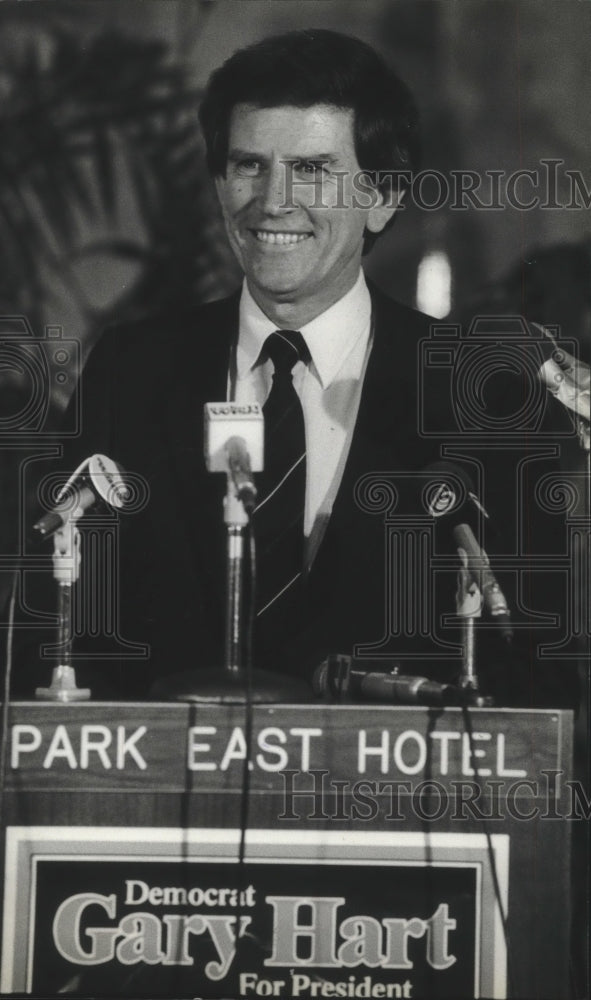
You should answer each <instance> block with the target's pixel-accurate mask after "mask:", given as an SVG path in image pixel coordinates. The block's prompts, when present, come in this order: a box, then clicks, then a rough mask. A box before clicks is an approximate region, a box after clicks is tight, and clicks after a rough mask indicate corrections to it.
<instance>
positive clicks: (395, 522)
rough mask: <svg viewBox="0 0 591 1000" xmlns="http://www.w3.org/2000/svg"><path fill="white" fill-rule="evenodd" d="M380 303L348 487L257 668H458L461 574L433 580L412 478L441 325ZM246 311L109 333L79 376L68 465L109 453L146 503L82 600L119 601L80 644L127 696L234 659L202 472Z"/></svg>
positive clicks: (218, 540)
mask: <svg viewBox="0 0 591 1000" xmlns="http://www.w3.org/2000/svg"><path fill="white" fill-rule="evenodd" d="M372 299H373V329H374V341H373V348H372V351H371V355H370V358H369V362H368V367H367V372H366V376H365V380H364V384H363V390H362V395H361V402H360V407H359V413H358V418H357V422H356V427H355V431H354V435H353V439H352V444H351V449H350V453H349V456H348V461H347V463H346V467H345V471H344V475H343V479H342V483H341V487H340V490H339V493H338V496H337V499H336V502H335V505H334V508H333V512H332V516H331V518H330V521H329V524H328V527H327V530H326V533H325V535H324V538H323V540H322V543H321V546H320V549H319V551H318V553H317V556H316V559H315V561H314V564H313V566H312V569H311V572H310V575H309V578H308V580H307V583H306V601H307V610H306V614H305V616H304V620H303V621H302V624H301V628H300V629H299V630H298V632H297V633H296V634H294V635H291V636H286V642H285V646H284V648H283V649H281V650H278V651H277V655H276V657H275V658H274V661H273V662H272V663H265V664H256V665H257V666H264V667H267V668H270V669H272V670H277V671H285V672H288V673H292V674H298V675H301V676H305V677H309V676H310V675H311V673H312V672H313V670H314V668H315V667H316V666H317V665H318V664H319V663H320V662H321V661H322V660H323V659H324V658H325V657H326V656H327V655H328V654H329V653H336V652H340V653H347V654H350V653H353V652H357V653H358V654H360V655H361V656H362V658H364V659H368V658H369V659H373V658H374V657H377V658H378V659H381V660H384V659H386V660H387V659H388V658H397V659H400V658H402V660H403V661H404V664H405V665H404V669H405V671H406V670H407V669H408V668H409V666H410V669H412V670H414V671H416V672H428V673H429V674H431V675H432V676H433V675H434V676H441V677H443V676H446V677H448V676H449V674H450V671H451V673H452V674H453V673H454V672H455V671H457V669H458V667H459V660H458V647H457V645H455V646H454V645H453V643H454V642H456V643H457V640H458V638H459V637H458V634H457V632H454V630H453V629H452V630H450V629H449V628H448V629H447V630H445V629H443V628H442V625H441V615H442V614H443V613H445V612H447V613H450V612H453V608H454V602H453V594H454V589H455V571H451V570H450V569H448V571H447V572H446V571H445V569H444V570H442V571H438V572H437V573H433V572H432V565H431V564H432V558H431V557H432V553H433V544H436V545H439V542H437V543H431V542H429V541H428V540H425V537H424V527H425V523H424V518H423V521H419V522H417V521H416V514H417V483H418V484H419V485H420V478H419V479H417V477H416V475H415V473H416V472H418V471H419V470H421V469H423V468H424V467H425V465H426V464H427V463H428V462H430V461H431V460H432V459H433V458H436V457H437V456H438V453H439V446H440V441H438V440H436V439H435V440H434V439H433V438H432V437H426V436H425V435H424V434H423V433H422V429H421V426H420V420H419V416H418V410H419V397H420V395H421V382H420V379H421V378H422V372H421V366H420V355H419V345H420V342H421V341H422V340H426V339H427V338H429V335H430V320H429V318H428V317H425V316H423V315H421V314H420V313H417V312H416V311H414V310H411V309H409V308H407V307H405V306H402V305H400V304H397V303H395V302H393V301H391V300H390V299H388V298H387V297H386V296H385V295H383V293H381V292H379V291H378V290H377V289H375V288H372ZM238 302H239V296H238V295H234V296H232V297H231V298H229V299H226V300H222V301H220V302H215V303H211V304H208V305H204V306H200V307H197V308H196V309H195V310H194V311H189V312H187V313H185V314H183V315H180V316H174V317H172V316H171V317H167V318H166V320H164V321H162V320H160V321H157V322H156V321H154V322H148V323H146V322H143V323H139V324H137V325H136V326H131V327H126V328H114V329H112V330H110V331H108V332H106V333H105V335H104V336H103V337H102V339H101V340H100V342H99V344H98V345H97V347H96V348H95V349H94V351H93V352H92V354H91V357H90V359H89V361H88V364H87V366H86V368H85V371H84V376H83V379H82V381H81V393H82V396H81V404H82V406H81V436H80V438H79V439H78V440H77V442H76V444H75V445H74V446H71V445H70V446H68V448H67V450H66V466H67V467H68V469H69V470H71V469H73V468H75V466H76V464H77V463H78V462H79V461H80V459H81V458H84V457H86V456H88V455H90V454H92V453H94V452H100V453H104V454H106V455H108V456H109V457H111V458H113V459H115V460H116V461H118V462H120V463H121V465H122V466H123V467H124V469H125V470H126V471H127V472H128V473H130V474H132V475H133V476H136V477H138V481H139V482H140V483H141V484H143V486H140V492H141V490H142V489H143V488H145V495H146V503H145V504H144V505H143V508H142V509H141V510H137V511H135V512H133V513H124V514H121V515H120V519H119V524H118V529H117V544H116V547H115V550H114V554H112V555H111V558H112V559H113V567H114V568H113V569H112V570H110V571H109V573H110V575H109V576H108V577H105V575H104V571H101V572H102V573H103V575H102V576H101V580H102V581H103V584H101V583H100V581H99V583H98V584H97V580H96V573H97V567H96V565H95V564H96V559H95V558H93V556H92V554H91V553H89V555H88V556H87V557H86V558H85V560H84V564H85V571H86V574H87V575H88V573H90V574H91V575H92V574H94V579H93V580H91V581H90V582H88V581H87V583H86V589H87V592H88V593H91V592H93V593H97V594H99V597H97V602H98V603H99V604H100V591H101V586H103V590H104V582H105V579H106V581H107V582H106V586H107V588H110V592H111V595H113V594H115V600H114V602H113V608H111V611H110V619H109V620H110V621H115V623H116V625H115V628H114V629H112V631H113V633H114V634H113V635H112V636H111V638H110V639H108V641H107V639H106V638H105V636H104V635H102V634H101V635H99V636H98V638H95V639H94V640H92V641H88V640H89V636H88V634H86V635H82V636H81V637H80V638H79V640H78V642H77V648H78V651H79V653H82V652H84V653H85V654H89V653H92V655H94V656H95V657H97V658H98V660H99V661H101V658H102V656H103V654H104V653H108V656H106V657H105V658H104V663H103V664H102V668H101V677H102V678H103V679H104V678H108V679H109V681H110V683H111V684H112V685H113V689H114V691H115V692H118V693H121V694H124V695H136V696H137V695H146V694H147V693H148V691H149V689H150V686H151V684H152V682H153V681H154V679H155V678H158V677H162V676H166V675H167V674H171V673H174V672H177V671H179V670H186V669H192V668H199V667H203V666H212V665H213V666H217V665H221V664H222V662H223V629H224V570H225V562H224V556H225V529H224V525H223V519H222V498H223V495H224V491H225V477H224V476H223V475H220V474H211V473H208V472H207V471H206V469H205V463H204V458H203V404H204V403H205V402H211V401H219V400H222V399H225V397H226V384H227V373H228V367H229V363H230V357H231V352H232V349H233V345H234V344H235V340H236V336H237V328H238ZM423 402H424V400H423ZM429 402H430V403H433V402H434V403H435V404H436V405H437V401H436V400H435V401H433V400H430V401H429ZM432 422H433V418H432V417H431V423H432ZM445 430H446V428H445V427H443V428H442V433H443V435H445ZM444 439H445V438H444V437H443V438H442V440H444ZM495 485H496V487H497V488H498V481H496V482H495ZM394 496H395V497H396V499H395V500H394ZM413 517H414V520H413ZM86 520H87V519H85V521H86ZM87 547H88V546H87ZM445 551H446V549H445V545H443V544H442V547H441V552H442V553H444V552H445ZM87 603H88V602H87ZM101 615H102V612H100V613H99V616H98V617H99V618H100V617H101ZM91 631H92V629H91V628H89V629H86V632H87V633H88V632H91ZM103 631H104V630H103ZM95 632H96V628H95ZM99 632H101V628H100V626H99ZM130 643H131V644H132V645H130ZM133 644H136V645H135V646H134V645H133ZM137 644H145V645H146V646H147V649H148V652H147V655H141V649H139V648H138V647H137ZM446 644H447V645H446ZM450 644H451V645H450ZM493 646H494V643H493ZM93 650H94V652H93ZM496 657H497V654H496V652H494V653H493V659H496ZM489 658H490V657H489ZM89 662H90V663H91V664H92V662H93V661H92V660H90V661H89ZM502 666H503V669H506V668H507V664H506V663H504V664H503V665H502ZM95 689H96V683H95ZM526 700H527V699H526Z"/></svg>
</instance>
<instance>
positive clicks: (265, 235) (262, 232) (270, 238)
mask: <svg viewBox="0 0 591 1000" xmlns="http://www.w3.org/2000/svg"><path fill="white" fill-rule="evenodd" d="M251 232H252V233H253V235H254V236H255V238H256V239H257V240H258V241H259V243H268V244H270V245H275V246H293V245H294V244H295V243H303V242H304V240H309V239H310V238H311V236H312V234H311V233H288V232H285V233H277V232H272V231H271V230H269V229H251Z"/></svg>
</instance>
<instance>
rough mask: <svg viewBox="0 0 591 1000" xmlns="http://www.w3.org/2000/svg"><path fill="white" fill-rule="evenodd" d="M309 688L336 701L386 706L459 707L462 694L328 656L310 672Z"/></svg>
mask: <svg viewBox="0 0 591 1000" xmlns="http://www.w3.org/2000/svg"><path fill="white" fill-rule="evenodd" d="M312 688H313V690H314V693H315V694H316V695H318V696H319V697H322V696H325V695H329V696H331V697H332V698H335V699H336V700H342V699H343V698H349V699H351V700H354V701H374V702H385V703H387V704H389V705H429V706H432V707H436V706H442V705H461V704H463V703H464V700H465V698H464V694H463V692H462V691H461V689H460V688H458V687H457V686H456V685H454V684H443V683H441V682H440V681H433V680H429V678H427V677H414V676H412V675H410V674H399V673H398V672H397V668H396V669H395V670H393V671H391V672H389V673H388V672H386V671H381V670H368V669H367V668H364V667H362V666H360V665H357V664H356V663H355V661H354V659H353V658H352V657H349V656H340V655H337V656H330V657H329V658H328V660H324V661H323V662H322V663H321V664H320V666H318V667H317V668H316V670H315V671H314V675H313V677H312Z"/></svg>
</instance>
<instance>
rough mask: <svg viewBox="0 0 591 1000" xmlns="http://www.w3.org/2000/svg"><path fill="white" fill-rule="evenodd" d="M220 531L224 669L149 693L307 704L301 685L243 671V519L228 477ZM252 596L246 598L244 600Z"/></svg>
mask: <svg viewBox="0 0 591 1000" xmlns="http://www.w3.org/2000/svg"><path fill="white" fill-rule="evenodd" d="M224 523H225V525H226V607H225V641H224V665H223V667H222V668H219V667H206V668H204V669H201V670H186V671H183V672H182V673H180V674H175V675H173V676H172V677H168V678H165V679H162V680H159V681H158V682H157V683H156V684H155V685H154V688H153V693H154V695H155V696H156V697H159V696H162V697H164V698H173V699H174V700H175V701H191V702H197V703H199V702H206V703H213V704H238V705H244V704H251V703H253V704H265V703H266V704H268V703H273V702H279V703H281V702H283V703H286V702H287V703H289V702H293V703H298V702H302V701H304V702H307V701H310V700H311V692H310V690H309V688H308V687H307V685H306V684H305V682H304V681H302V680H299V679H298V678H296V677H289V676H284V675H282V674H273V673H271V672H270V671H266V670H256V669H255V670H253V669H252V668H251V667H250V666H247V667H246V668H245V667H244V648H245V645H246V643H245V640H244V621H243V620H244V599H243V595H244V541H245V534H246V531H247V528H248V524H249V515H248V513H247V511H246V509H245V507H244V504H243V503H242V501H241V500H239V499H238V495H237V492H236V488H235V486H234V482H233V480H232V476H231V475H230V474H228V476H227V489H226V496H225V497H224ZM254 598H255V595H254V594H250V600H254Z"/></svg>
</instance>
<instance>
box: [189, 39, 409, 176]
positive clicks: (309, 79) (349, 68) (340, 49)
mask: <svg viewBox="0 0 591 1000" xmlns="http://www.w3.org/2000/svg"><path fill="white" fill-rule="evenodd" d="M236 104H253V105H255V106H256V107H261V108H274V107H280V106H283V105H288V106H289V105H291V106H292V107H297V108H308V107H311V106H312V105H314V104H328V105H332V106H334V107H336V108H342V109H351V110H352V111H353V115H354V140H355V152H356V155H357V160H358V161H359V166H360V167H361V169H362V170H363V171H364V172H367V173H368V174H369V175H370V176H371V179H372V182H373V183H374V184H376V186H377V187H378V188H379V190H380V191H382V193H383V194H384V196H387V195H388V194H389V192H390V189H391V188H392V189H393V190H395V191H397V190H400V191H404V190H405V189H406V188H407V187H408V186H409V182H410V175H412V173H413V172H414V171H415V170H417V168H418V165H419V157H420V141H419V133H418V112H417V109H416V106H415V103H414V100H413V98H412V95H411V93H410V91H409V90H408V88H407V87H406V85H405V84H404V83H403V82H402V80H400V79H399V78H398V77H397V76H396V74H395V73H394V72H393V70H391V69H390V68H389V67H388V66H387V64H386V63H385V62H384V60H383V59H382V58H381V56H379V55H378V54H377V52H375V50H374V49H372V48H371V46H369V45H367V44H366V43H365V42H362V41H360V40H359V39H358V38H352V37H350V36H349V35H342V34H340V33H339V32H336V31H326V30H324V29H316V28H307V29H304V30H301V31H290V32H288V33H287V34H284V35H276V36H274V37H271V38H264V39H263V40H262V41H260V42H257V43H255V44H254V45H250V46H248V48H245V49H240V50H239V51H238V52H235V53H234V55H233V56H231V57H230V58H229V59H228V60H227V61H226V62H225V63H224V64H223V65H222V66H221V67H220V68H219V69H217V70H215V71H214V73H213V74H212V75H211V77H210V80H209V84H208V86H207V89H206V92H205V96H204V98H203V102H202V104H201V108H200V112H199V118H200V121H201V127H202V129H203V133H204V136H205V143H206V148H207V165H208V167H209V169H210V171H211V172H212V174H213V175H214V176H225V173H226V167H227V159H228V136H229V131H230V118H231V115H232V110H233V108H234V106H235V105H236Z"/></svg>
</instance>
